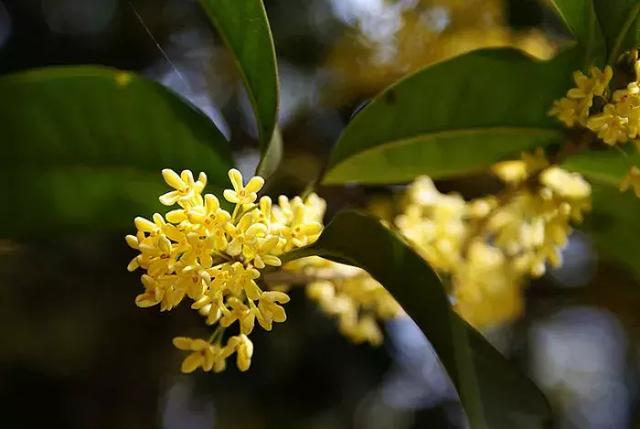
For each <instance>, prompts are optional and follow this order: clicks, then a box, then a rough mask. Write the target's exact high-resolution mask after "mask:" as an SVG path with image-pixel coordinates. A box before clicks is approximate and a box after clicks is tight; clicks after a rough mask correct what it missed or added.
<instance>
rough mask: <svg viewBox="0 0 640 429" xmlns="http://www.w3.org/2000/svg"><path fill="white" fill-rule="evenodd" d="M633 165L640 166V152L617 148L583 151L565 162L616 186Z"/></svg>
mask: <svg viewBox="0 0 640 429" xmlns="http://www.w3.org/2000/svg"><path fill="white" fill-rule="evenodd" d="M633 165H636V166H640V154H639V153H638V152H637V151H635V150H633V151H629V152H621V151H618V150H615V149H608V150H603V151H587V152H582V153H579V154H577V155H574V156H572V157H569V158H568V159H567V160H566V161H565V162H564V163H563V166H564V167H565V168H567V169H569V170H572V171H576V172H578V173H581V174H582V175H584V176H585V177H587V178H588V179H591V180H592V181H595V182H597V183H601V184H605V185H609V186H613V187H615V188H617V187H618V186H619V185H620V182H621V181H622V179H623V178H624V177H625V176H626V175H627V172H628V171H629V169H630V168H631V166H633Z"/></svg>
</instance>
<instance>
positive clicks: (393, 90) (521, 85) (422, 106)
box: [324, 49, 578, 184]
mask: <svg viewBox="0 0 640 429" xmlns="http://www.w3.org/2000/svg"><path fill="white" fill-rule="evenodd" d="M577 54H578V52H577V51H576V50H569V51H566V52H564V53H563V54H561V55H560V56H559V57H557V58H555V59H554V60H552V61H549V62H539V61H536V60H534V59H532V58H529V57H527V56H525V55H524V54H522V53H520V52H518V51H516V50H512V49H496V50H481V51H475V52H472V53H469V54H466V55H463V56H460V57H457V58H454V59H452V60H450V61H447V62H443V63H439V64H436V65H433V66H430V67H427V68H426V69H423V70H422V71H419V72H418V73H416V74H414V75H411V76H409V77H407V78H405V79H403V80H401V81H400V82H398V83H397V84H395V85H393V86H391V87H390V88H388V89H387V90H385V91H384V92H382V93H381V94H380V95H379V96H377V97H376V98H374V99H373V100H372V101H371V102H370V103H369V104H368V105H367V106H366V107H365V108H364V109H363V110H362V111H361V112H360V113H359V114H358V115H356V117H355V118H354V119H353V120H352V121H351V123H349V125H348V126H347V127H346V129H345V130H344V132H343V133H342V135H341V136H340V139H339V140H338V142H337V144H336V147H335V148H334V150H333V152H332V154H331V158H330V160H329V164H328V167H327V170H326V173H325V177H324V183H326V184H339V183H345V182H361V183H380V182H383V181H384V182H403V181H408V180H411V179H413V178H414V177H415V176H417V175H419V174H427V175H430V176H433V177H440V176H444V175H447V176H448V175H462V174H466V173H469V172H470V171H474V170H478V169H482V168H485V167H487V166H489V165H490V164H492V163H494V162H496V161H499V160H502V159H503V158H505V157H507V156H509V155H517V154H519V153H520V152H521V151H522V150H524V149H529V148H533V147H535V146H542V145H546V144H549V143H557V142H561V141H562V140H563V132H562V129H561V127H560V124H559V123H558V122H557V121H556V120H555V119H554V118H551V117H549V116H548V114H547V112H548V110H549V108H550V107H551V105H552V103H553V101H554V100H555V99H557V98H559V97H561V96H562V95H564V93H565V92H566V90H567V88H568V87H569V86H570V85H571V72H572V71H573V70H574V69H575V68H576V67H577V66H576V63H577Z"/></svg>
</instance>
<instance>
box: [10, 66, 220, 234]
mask: <svg viewBox="0 0 640 429" xmlns="http://www.w3.org/2000/svg"><path fill="white" fill-rule="evenodd" d="M0 129H2V132H3V141H2V147H3V153H2V157H0V179H2V183H5V184H9V183H10V184H11V185H10V186H9V188H10V189H9V192H7V193H5V197H6V199H7V200H6V201H2V203H0V206H1V207H0V221H1V222H2V227H0V235H1V236H16V235H21V234H30V233H35V232H36V231H38V230H39V231H43V230H46V228H47V226H49V227H51V228H52V229H55V228H56V227H58V226H60V225H62V224H65V225H77V226H79V227H81V226H92V227H95V228H100V227H117V226H123V225H124V221H125V220H126V219H131V217H132V216H134V215H136V214H144V212H141V211H138V210H142V209H143V208H144V207H148V208H153V207H155V200H156V198H157V196H158V192H160V191H161V190H162V189H165V186H164V185H163V181H162V177H161V175H160V172H161V170H162V169H163V168H167V167H168V168H173V169H176V170H181V169H191V170H194V171H195V172H199V171H204V172H206V173H207V175H208V177H209V182H210V183H213V184H214V185H215V184H226V182H227V177H226V172H227V170H228V169H229V168H230V166H231V157H230V151H229V145H228V143H227V141H226V140H225V139H224V137H223V136H222V134H220V132H219V131H218V130H217V129H216V128H215V126H214V125H213V123H212V122H211V121H210V120H209V119H208V118H207V117H206V116H204V115H203V114H202V113H200V112H199V111H197V110H196V109H195V108H193V107H192V106H191V105H189V104H188V103H186V102H185V101H184V100H182V99H181V98H179V97H178V96H176V95H174V94H173V93H171V92H170V91H168V90H166V89H165V88H163V87H162V86H161V85H159V84H157V83H154V82H152V81H149V80H147V79H144V78H141V77H139V76H136V75H134V74H131V73H128V72H120V71H116V70H110V69H105V68H99V67H61V68H48V69H41V70H33V71H28V72H24V73H18V74H14V75H8V76H4V77H2V78H0ZM118 210H120V212H119V211H118ZM129 222H130V220H129Z"/></svg>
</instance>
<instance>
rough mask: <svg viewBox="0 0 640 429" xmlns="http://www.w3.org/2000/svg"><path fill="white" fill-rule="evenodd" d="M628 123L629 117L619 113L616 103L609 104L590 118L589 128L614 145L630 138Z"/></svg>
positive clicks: (607, 142)
mask: <svg viewBox="0 0 640 429" xmlns="http://www.w3.org/2000/svg"><path fill="white" fill-rule="evenodd" d="M628 124H629V119H628V118H626V117H624V116H620V115H618V112H617V110H616V106H615V105H614V104H607V105H606V106H604V109H603V111H602V113H600V114H598V115H595V116H592V117H590V118H589V120H588V121H587V128H589V129H590V130H591V131H593V132H595V133H597V134H598V137H599V138H600V139H602V141H604V142H605V143H606V144H608V145H610V146H613V145H615V144H616V143H625V142H626V141H627V140H628V131H627V127H628Z"/></svg>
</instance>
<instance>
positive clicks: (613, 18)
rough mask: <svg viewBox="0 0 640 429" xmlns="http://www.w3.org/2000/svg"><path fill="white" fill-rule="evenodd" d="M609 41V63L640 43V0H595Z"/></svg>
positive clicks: (601, 23)
mask: <svg viewBox="0 0 640 429" xmlns="http://www.w3.org/2000/svg"><path fill="white" fill-rule="evenodd" d="M594 3H595V8H596V12H597V13H598V19H599V21H600V26H601V27H602V32H603V33H604V37H605V39H606V42H607V50H608V63H610V64H611V63H613V62H614V61H616V59H617V58H618V56H619V55H620V54H621V53H623V52H624V51H626V50H628V49H631V48H637V47H638V44H640V29H639V26H640V21H639V19H638V18H639V17H640V0H594Z"/></svg>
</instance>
